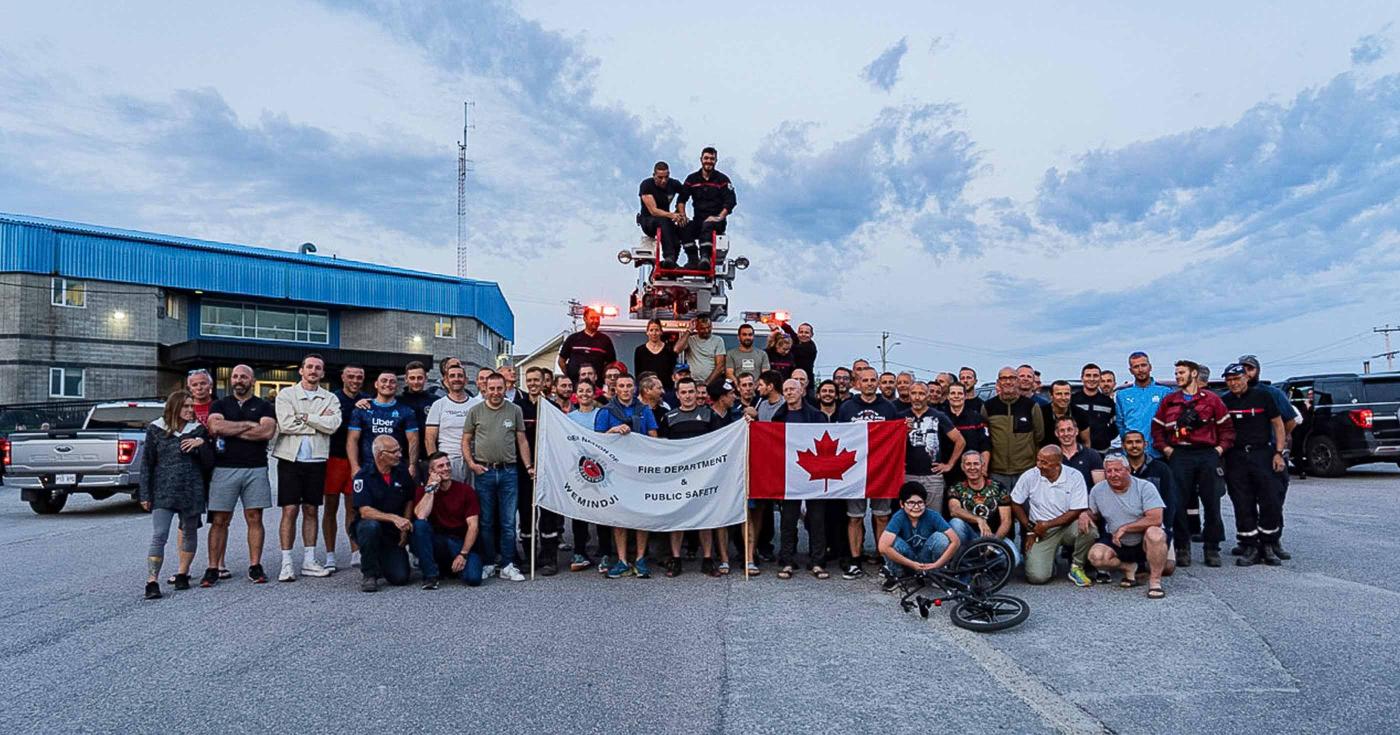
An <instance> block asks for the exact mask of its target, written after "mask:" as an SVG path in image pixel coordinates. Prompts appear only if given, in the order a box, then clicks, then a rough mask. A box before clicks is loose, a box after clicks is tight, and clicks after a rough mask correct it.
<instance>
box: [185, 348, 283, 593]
mask: <svg viewBox="0 0 1400 735" xmlns="http://www.w3.org/2000/svg"><path fill="white" fill-rule="evenodd" d="M229 384H230V387H232V389H233V393H232V395H227V396H224V397H223V398H220V399H219V400H217V401H214V403H213V404H212V405H210V406H209V434H210V436H212V437H214V451H215V454H214V456H215V459H214V475H213V477H212V479H211V480H210V482H209V524H210V528H209V568H208V569H207V570H205V572H204V578H203V579H202V580H200V583H199V586H201V587H213V586H214V585H215V584H216V583H217V582H218V581H219V570H220V569H223V568H224V550H225V549H226V548H227V547H228V526H229V521H230V520H232V518H233V511H234V507H235V506H236V505H237V504H238V503H239V502H240V501H242V503H243V518H244V520H245V521H247V523H248V579H250V580H252V581H253V582H254V583H256V584H263V583H264V582H267V575H266V574H265V573H264V572H263V568H262V551H263V520H262V517H263V508H269V507H271V506H272V485H271V483H269V482H268V465H267V442H268V440H269V439H271V438H272V435H273V433H274V432H276V431H277V411H276V409H274V408H273V406H272V404H271V403H268V402H267V401H264V400H263V399H261V398H259V397H257V396H256V395H253V369H252V368H250V367H248V366H247V365H235V366H234V367H233V370H232V371H231V372H230V373H229ZM191 533H193V531H191Z"/></svg>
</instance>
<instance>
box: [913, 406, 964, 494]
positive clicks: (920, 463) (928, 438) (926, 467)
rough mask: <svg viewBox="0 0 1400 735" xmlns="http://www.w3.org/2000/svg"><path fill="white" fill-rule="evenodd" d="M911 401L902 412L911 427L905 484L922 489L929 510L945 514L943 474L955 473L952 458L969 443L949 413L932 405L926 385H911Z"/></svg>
mask: <svg viewBox="0 0 1400 735" xmlns="http://www.w3.org/2000/svg"><path fill="white" fill-rule="evenodd" d="M911 383H912V381H911ZM909 399H910V401H909V408H907V409H905V410H902V411H900V412H899V416H900V418H903V419H904V422H905V423H906V424H908V425H909V434H908V441H907V444H906V446H905V452H904V481H905V482H906V483H908V482H917V483H919V484H920V485H921V486H923V488H924V491H925V492H926V493H927V496H926V497H927V499H928V505H929V508H931V509H932V510H934V511H935V512H937V513H942V512H943V497H944V488H945V484H944V475H945V474H947V473H948V472H950V471H952V469H953V458H954V457H961V456H962V453H963V449H964V447H965V445H966V442H965V441H964V440H963V436H962V434H961V433H959V432H958V430H957V427H956V426H955V425H954V423H953V419H952V418H951V417H949V416H948V414H946V413H943V412H942V411H939V410H938V409H935V408H933V407H931V406H929V404H928V387H927V386H925V385H924V384H923V383H912V385H911V386H910V387H909Z"/></svg>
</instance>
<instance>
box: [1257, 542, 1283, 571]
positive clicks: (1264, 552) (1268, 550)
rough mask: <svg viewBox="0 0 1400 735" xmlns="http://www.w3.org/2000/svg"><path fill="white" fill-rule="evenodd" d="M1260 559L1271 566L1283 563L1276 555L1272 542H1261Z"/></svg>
mask: <svg viewBox="0 0 1400 735" xmlns="http://www.w3.org/2000/svg"><path fill="white" fill-rule="evenodd" d="M1259 561H1261V562H1263V563H1265V564H1267V565H1269V566H1271V567H1276V566H1278V565H1280V564H1282V563H1283V562H1281V561H1279V560H1278V557H1277V556H1275V555H1274V550H1273V544H1270V543H1261V544H1259Z"/></svg>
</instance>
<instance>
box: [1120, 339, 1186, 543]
mask: <svg viewBox="0 0 1400 735" xmlns="http://www.w3.org/2000/svg"><path fill="white" fill-rule="evenodd" d="M1128 370H1129V372H1131V373H1132V374H1133V384H1132V385H1130V386H1128V387H1126V388H1123V389H1122V390H1120V391H1118V392H1117V393H1116V394H1115V395H1114V397H1113V405H1114V415H1115V416H1116V417H1117V419H1118V436H1119V437H1122V436H1124V435H1126V434H1127V433H1128V432H1129V431H1136V432H1138V433H1140V434H1142V435H1143V436H1151V435H1152V431H1153V429H1152V417H1153V416H1156V415H1157V408H1158V406H1160V405H1161V402H1162V399H1163V398H1166V397H1167V395H1168V394H1170V393H1171V392H1172V389H1171V388H1168V387H1167V386H1165V385H1162V384H1160V383H1158V382H1157V381H1156V380H1153V378H1152V361H1151V360H1150V359H1149V358H1148V357H1147V353H1146V352H1134V353H1133V354H1131V355H1129V356H1128ZM1147 453H1148V454H1149V455H1151V456H1152V457H1153V458H1158V457H1161V456H1162V455H1161V454H1159V453H1158V452H1157V449H1156V448H1154V447H1153V446H1152V445H1151V444H1149V445H1148V446H1147ZM1178 489H1180V488H1178ZM1168 521H1169V522H1170V521H1171V519H1168Z"/></svg>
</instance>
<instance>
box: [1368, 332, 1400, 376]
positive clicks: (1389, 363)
mask: <svg viewBox="0 0 1400 735" xmlns="http://www.w3.org/2000/svg"><path fill="white" fill-rule="evenodd" d="M1371 331H1372V332H1379V333H1380V334H1383V335H1385V352H1382V353H1381V354H1379V355H1374V356H1373V357H1384V358H1385V369H1386V370H1394V369H1395V354H1396V350H1392V349H1390V333H1391V332H1400V327H1392V326H1390V325H1389V324H1387V325H1385V326H1384V327H1376V328H1375V329H1372V330H1371Z"/></svg>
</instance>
